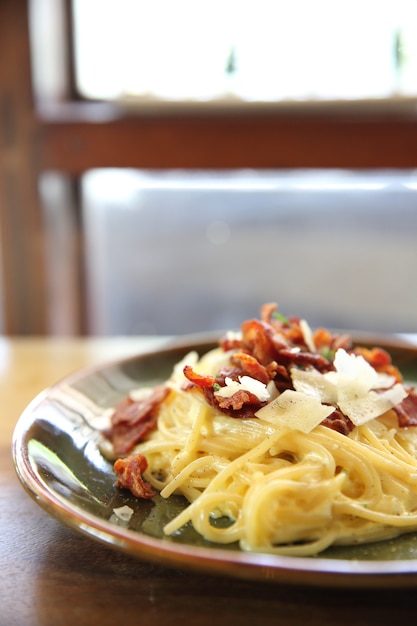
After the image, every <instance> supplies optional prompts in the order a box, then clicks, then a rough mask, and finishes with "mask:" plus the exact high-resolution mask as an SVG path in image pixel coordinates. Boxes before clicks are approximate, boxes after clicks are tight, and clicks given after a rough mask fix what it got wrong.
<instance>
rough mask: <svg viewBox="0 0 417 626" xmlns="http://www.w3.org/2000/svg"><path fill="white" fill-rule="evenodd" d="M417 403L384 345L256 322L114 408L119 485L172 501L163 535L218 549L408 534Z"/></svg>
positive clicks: (414, 501) (294, 324)
mask: <svg viewBox="0 0 417 626" xmlns="http://www.w3.org/2000/svg"><path fill="white" fill-rule="evenodd" d="M416 423H417V395H416V393H415V391H414V389H412V388H410V387H407V386H406V385H404V384H403V381H402V378H401V375H400V373H399V371H398V370H397V369H396V368H395V367H394V366H393V365H392V363H391V360H390V357H389V355H388V354H387V353H386V352H385V351H384V350H382V349H380V348H374V349H372V350H370V349H367V348H360V347H359V348H358V347H353V346H352V345H351V343H350V339H349V338H348V337H341V336H336V335H332V334H331V333H329V332H328V331H326V330H324V329H319V330H317V331H315V332H313V331H311V329H310V328H309V326H308V324H307V323H306V322H305V321H304V320H301V319H299V318H291V319H289V320H288V319H285V318H283V317H282V316H280V315H278V313H277V311H276V307H275V306H274V305H264V307H263V309H262V311H261V318H260V319H259V320H249V321H247V322H245V323H244V324H243V325H242V329H241V332H239V333H236V334H228V335H227V336H226V337H225V338H223V339H222V340H221V341H220V343H219V347H217V348H215V349H213V350H211V351H210V352H208V353H207V354H204V355H202V356H201V357H200V356H199V355H197V354H196V353H194V352H192V353H190V354H188V355H187V356H186V357H185V358H184V360H183V361H182V362H181V363H179V364H177V366H176V367H175V369H174V372H173V373H172V376H171V378H170V379H169V380H168V381H167V382H166V383H165V384H164V385H161V387H158V388H157V389H151V390H147V389H142V390H140V391H139V392H138V393H137V394H133V395H132V396H131V397H130V398H127V399H125V400H124V401H123V402H122V403H121V404H120V405H119V407H117V408H116V410H115V413H114V415H113V421H112V427H111V428H110V429H109V430H108V431H107V432H106V437H107V438H108V440H109V442H110V443H111V446H112V451H113V453H114V455H115V456H116V457H119V458H118V459H117V461H116V462H115V465H114V467H115V471H116V474H117V484H118V486H120V487H123V488H128V489H130V490H131V491H132V493H134V494H135V495H137V496H138V497H143V498H152V497H153V496H154V495H155V494H156V493H158V492H159V493H160V495H161V496H162V497H163V498H169V497H170V496H171V495H172V494H182V495H183V496H184V497H185V498H186V500H187V501H188V503H189V504H188V506H187V507H186V508H185V509H184V510H183V511H182V512H181V513H180V514H179V515H177V517H176V518H175V519H173V520H171V521H170V522H169V523H168V524H167V525H166V527H165V529H164V532H165V533H166V534H167V535H172V534H175V533H177V532H180V531H181V529H182V527H183V526H185V525H186V524H192V525H193V527H194V528H195V530H196V531H197V532H198V533H200V534H201V535H202V536H203V537H204V538H205V539H207V540H208V541H211V542H215V543H216V544H229V543H233V542H238V543H239V545H240V547H241V549H242V550H247V551H257V552H269V553H276V554H284V555H300V556H301V555H314V554H318V553H319V552H321V551H323V550H324V549H325V548H327V547H329V546H331V545H333V544H347V545H350V544H355V543H363V542H373V541H379V540H382V539H386V538H391V537H395V536H397V535H399V534H401V533H405V532H410V531H411V530H416V529H417V429H416V428H415V424H416Z"/></svg>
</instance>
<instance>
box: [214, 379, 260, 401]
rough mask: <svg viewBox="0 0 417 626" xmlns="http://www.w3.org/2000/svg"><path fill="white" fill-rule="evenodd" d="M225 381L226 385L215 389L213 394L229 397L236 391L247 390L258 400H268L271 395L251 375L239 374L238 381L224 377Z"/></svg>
mask: <svg viewBox="0 0 417 626" xmlns="http://www.w3.org/2000/svg"><path fill="white" fill-rule="evenodd" d="M225 383H226V386H225V387H221V388H220V389H219V390H218V391H216V392H215V394H214V395H215V396H218V397H220V398H230V397H231V396H233V395H234V394H235V393H236V392H238V391H248V392H250V393H252V394H253V395H254V396H256V397H257V398H258V399H259V400H260V402H266V401H267V400H270V397H271V396H270V393H269V391H268V389H267V387H266V385H264V383H261V382H260V381H259V380H256V378H252V377H251V376H239V380H238V381H237V380H232V379H231V378H229V377H226V378H225Z"/></svg>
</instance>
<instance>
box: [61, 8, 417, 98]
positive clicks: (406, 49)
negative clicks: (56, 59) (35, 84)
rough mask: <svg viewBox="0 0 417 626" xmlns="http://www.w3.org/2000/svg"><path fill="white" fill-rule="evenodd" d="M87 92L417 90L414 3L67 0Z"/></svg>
mask: <svg viewBox="0 0 417 626" xmlns="http://www.w3.org/2000/svg"><path fill="white" fill-rule="evenodd" d="M73 7H74V24H75V53H76V75H77V84H78V88H79V91H80V93H81V94H82V95H83V96H84V97H86V98H91V99H133V100H136V101H142V102H148V101H154V100H160V101H175V102H181V101H197V102H207V101H209V102H210V101H216V100H220V101H223V102H225V101H232V102H233V101H234V102H239V101H243V102H276V101H286V100H289V101H292V100H298V101H311V100H318V101H320V100H327V101H329V100H352V99H374V98H379V99H381V98H383V99H385V98H393V97H414V96H416V95H417V37H415V32H416V26H417V2H416V1H415V0H397V1H396V2H392V0H349V2H347V1H345V2H334V0H314V1H311V0H292V1H291V2H288V1H283V0H256V2H255V1H252V0H199V1H197V0H152V2H149V0H73Z"/></svg>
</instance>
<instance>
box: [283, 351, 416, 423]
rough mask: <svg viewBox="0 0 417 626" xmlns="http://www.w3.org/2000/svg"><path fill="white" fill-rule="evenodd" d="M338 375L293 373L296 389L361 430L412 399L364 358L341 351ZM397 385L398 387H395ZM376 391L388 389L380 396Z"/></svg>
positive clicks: (295, 370)
mask: <svg viewBox="0 0 417 626" xmlns="http://www.w3.org/2000/svg"><path fill="white" fill-rule="evenodd" d="M334 366H335V371H334V372H327V373H326V374H321V373H320V372H318V371H317V370H315V369H313V368H312V369H309V370H300V369H298V368H296V367H293V368H292V369H291V378H292V382H293V385H294V389H296V391H299V392H300V393H304V394H307V395H308V396H311V397H313V398H316V399H317V400H319V401H321V402H323V403H325V404H332V405H334V406H335V407H339V409H340V410H341V411H342V412H343V413H344V414H345V415H346V416H347V417H349V419H350V420H351V421H352V422H353V423H354V424H355V426H361V425H362V424H366V423H367V422H369V421H370V420H372V419H375V418H376V417H379V416H380V415H383V414H384V413H386V411H388V410H389V409H391V408H392V407H394V406H395V405H397V404H400V402H402V401H403V400H404V398H405V397H406V396H407V395H408V394H407V392H406V390H405V389H404V387H403V385H401V384H399V383H398V384H396V385H394V383H395V378H394V377H393V376H388V375H387V374H379V373H378V372H377V371H376V370H375V369H374V368H373V367H372V366H371V365H370V364H369V363H368V362H367V361H366V360H365V359H364V358H363V357H362V356H358V355H355V354H348V353H347V352H346V351H345V350H343V349H339V350H338V351H337V352H336V356H335V359H334ZM393 385H394V386H393ZM374 389H385V391H384V392H382V393H376V392H375V391H373V390H374Z"/></svg>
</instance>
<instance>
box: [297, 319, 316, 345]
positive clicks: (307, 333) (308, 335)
mask: <svg viewBox="0 0 417 626" xmlns="http://www.w3.org/2000/svg"><path fill="white" fill-rule="evenodd" d="M300 329H301V332H302V333H303V339H304V341H305V344H306V346H307V348H308V349H309V350H310V352H317V350H316V346H315V344H314V339H313V333H312V331H311V328H310V326H309V325H308V323H307V322H306V321H305V320H300Z"/></svg>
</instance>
